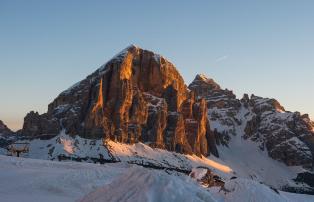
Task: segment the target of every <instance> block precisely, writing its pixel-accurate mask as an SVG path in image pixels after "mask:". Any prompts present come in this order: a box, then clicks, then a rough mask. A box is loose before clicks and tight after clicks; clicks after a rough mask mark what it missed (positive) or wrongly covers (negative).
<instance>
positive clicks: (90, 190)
mask: <svg viewBox="0 0 314 202" xmlns="http://www.w3.org/2000/svg"><path fill="white" fill-rule="evenodd" d="M225 188H226V189H228V190H229V191H230V192H225V191H219V190H220V188H219V187H213V188H210V189H208V188H205V187H203V186H201V185H200V184H198V182H197V181H196V180H194V179H192V178H190V177H189V176H187V175H184V174H179V173H175V172H173V173H172V174H168V173H167V172H165V171H163V170H154V169H148V168H143V167H140V166H137V165H131V164H127V163H108V164H91V163H78V162H56V161H47V160H35V159H26V158H16V157H7V156H3V155H0V200H1V202H15V201H25V202H28V201H31V202H33V201H47V202H49V201H84V202H89V201H113V202H114V201H137V202H141V201H151V202H155V201H156V202H157V201H158V202H159V201H169V202H171V201H180V202H181V201H183V202H184V201H189V202H190V201H218V202H223V201H242V202H246V201H276V202H280V201H304V202H306V201H314V196H308V195H300V194H291V193H285V192H279V193H276V192H275V191H273V190H272V189H270V188H269V187H267V186H265V185H263V184H261V183H258V182H257V181H254V180H250V179H243V178H237V179H233V180H227V181H226V184H225Z"/></svg>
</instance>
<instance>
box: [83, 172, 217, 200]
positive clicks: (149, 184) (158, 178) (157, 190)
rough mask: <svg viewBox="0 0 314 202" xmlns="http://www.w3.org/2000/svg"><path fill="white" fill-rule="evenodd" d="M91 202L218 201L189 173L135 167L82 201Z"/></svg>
mask: <svg viewBox="0 0 314 202" xmlns="http://www.w3.org/2000/svg"><path fill="white" fill-rule="evenodd" d="M90 201H93V202H102V201H130V202H131V201H136V202H146V201H150V202H160V201H175V202H185V201H186V202H190V201H208V202H211V201H216V200H215V199H214V198H213V197H212V194H211V193H210V192H208V191H207V190H206V189H203V188H202V187H200V186H199V185H198V184H196V182H195V181H192V179H190V178H188V177H187V176H174V175H168V174H166V173H165V172H162V171H158V172H156V171H152V170H147V169H143V168H136V169H132V170H130V171H129V172H127V173H124V174H123V175H122V176H120V177H118V178H117V179H115V180H114V181H113V182H112V183H111V184H108V185H105V186H103V187H101V188H99V189H97V190H96V191H94V192H92V193H90V194H88V195H87V196H85V197H84V198H83V199H82V202H90Z"/></svg>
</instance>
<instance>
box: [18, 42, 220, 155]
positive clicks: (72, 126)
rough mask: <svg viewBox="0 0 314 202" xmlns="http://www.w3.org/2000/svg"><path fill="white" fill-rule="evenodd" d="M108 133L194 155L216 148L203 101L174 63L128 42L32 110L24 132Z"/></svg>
mask: <svg viewBox="0 0 314 202" xmlns="http://www.w3.org/2000/svg"><path fill="white" fill-rule="evenodd" d="M62 129H64V130H65V132H66V133H69V134H72V135H80V136H83V137H85V138H107V139H111V140H114V141H119V142H122V143H135V142H139V141H142V142H145V143H147V144H149V145H151V146H154V147H158V148H165V149H168V150H171V151H177V152H182V153H195V154H197V155H201V154H203V155H209V153H210V152H213V153H214V154H217V149H216V148H215V144H213V142H215V139H214V138H215V136H214V135H212V134H211V131H210V125H209V124H208V119H207V107H206V102H205V100H204V99H202V98H197V97H195V96H194V92H190V91H189V90H188V89H187V87H186V85H185V84H184V81H183V78H182V77H181V75H180V74H179V72H178V71H177V70H176V68H175V67H174V65H173V64H171V63H170V62H169V61H167V60H166V59H165V58H163V57H162V56H160V55H157V54H155V53H153V52H151V51H147V50H143V49H140V48H138V47H135V46H130V47H128V48H126V49H125V50H124V51H122V52H121V53H119V54H118V55H117V56H115V57H114V58H113V59H111V60H110V61H109V62H108V63H106V64H105V65H103V66H102V67H100V68H99V69H98V70H96V71H95V72H94V73H93V74H91V75H89V76H88V77H87V78H86V79H84V80H82V81H81V82H79V83H77V84H75V85H74V86H72V87H71V88H70V89H68V90H66V91H64V92H62V93H61V94H60V95H59V96H58V97H57V98H56V99H55V100H54V101H53V102H52V103H50V104H49V106H48V112H47V113H45V114H42V115H39V114H38V113H34V112H30V113H29V114H28V115H27V116H26V117H25V120H24V126H23V130H22V133H23V134H24V135H27V136H30V137H34V136H41V135H46V134H55V135H57V134H58V133H59V132H60V131H61V130H62Z"/></svg>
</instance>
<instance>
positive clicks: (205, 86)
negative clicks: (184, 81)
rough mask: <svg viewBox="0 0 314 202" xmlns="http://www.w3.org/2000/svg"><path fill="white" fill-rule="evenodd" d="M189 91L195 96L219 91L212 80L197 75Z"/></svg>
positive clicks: (217, 85) (218, 87) (202, 75)
mask: <svg viewBox="0 0 314 202" xmlns="http://www.w3.org/2000/svg"><path fill="white" fill-rule="evenodd" d="M189 89H191V90H193V91H195V92H196V94H197V95H205V94H208V93H209V92H211V91H216V90H221V88H220V86H219V84H217V83H216V82H215V81H214V79H211V78H208V77H207V76H206V75H204V74H197V75H196V76H195V79H194V80H193V82H192V83H191V84H190V85H189Z"/></svg>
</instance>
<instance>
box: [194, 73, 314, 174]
mask: <svg viewBox="0 0 314 202" xmlns="http://www.w3.org/2000/svg"><path fill="white" fill-rule="evenodd" d="M189 88H190V89H191V90H193V91H194V92H195V93H196V95H197V96H199V98H205V100H206V102H207V107H208V118H209V123H210V124H211V128H212V130H213V131H214V136H215V140H216V144H217V145H220V144H222V145H224V146H228V142H229V141H230V140H231V139H232V137H233V136H235V135H240V136H241V137H242V138H244V139H250V140H253V141H255V142H257V143H259V147H260V149H262V150H267V152H268V154H269V156H270V157H272V158H273V159H276V160H279V161H282V162H284V163H286V164H287V165H291V166H292V165H302V166H303V167H306V168H311V167H312V166H313V162H314V160H313V157H314V129H313V128H314V124H313V122H311V120H310V119H309V116H308V115H301V114H300V113H298V112H295V113H292V112H287V111H285V109H284V107H282V106H281V105H280V103H279V102H278V101H277V100H275V99H268V98H262V97H258V96H255V95H252V96H251V97H249V96H248V95H247V94H245V95H244V96H243V98H242V99H241V100H239V99H237V98H236V96H235V95H234V94H233V93H232V91H229V90H223V89H221V88H220V87H219V85H218V84H217V83H216V82H215V81H214V80H213V79H208V78H206V77H205V76H204V75H197V76H196V77H195V79H194V81H193V82H192V83H191V84H190V85H189ZM242 128H243V130H242Z"/></svg>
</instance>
